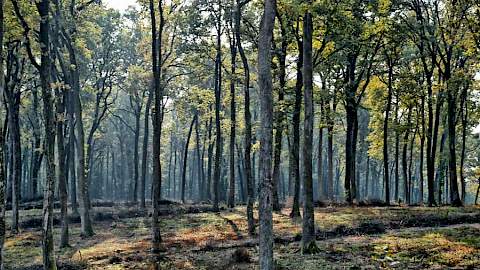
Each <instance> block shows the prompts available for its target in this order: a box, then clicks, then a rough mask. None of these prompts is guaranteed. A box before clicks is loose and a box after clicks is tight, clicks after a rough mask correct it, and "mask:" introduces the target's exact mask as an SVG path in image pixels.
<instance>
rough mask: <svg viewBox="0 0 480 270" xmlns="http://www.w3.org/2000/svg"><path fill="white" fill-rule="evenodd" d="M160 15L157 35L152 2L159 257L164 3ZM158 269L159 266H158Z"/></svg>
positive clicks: (155, 242)
mask: <svg viewBox="0 0 480 270" xmlns="http://www.w3.org/2000/svg"><path fill="white" fill-rule="evenodd" d="M158 13H159V17H160V21H159V25H158V33H157V23H156V20H157V16H156V12H155V6H154V1H153V0H150V19H151V27H152V73H153V78H154V80H153V82H154V83H153V86H154V87H153V88H154V111H153V112H154V113H153V116H152V118H153V119H152V122H153V175H152V207H153V213H152V224H151V226H152V234H153V236H152V252H153V254H154V255H156V256H158V255H159V253H160V251H161V250H162V248H161V242H162V237H161V234H160V223H159V220H158V219H159V210H160V209H159V204H158V203H159V201H160V195H161V184H162V166H161V165H162V164H161V160H160V140H161V138H162V118H163V115H162V114H163V107H162V102H163V86H162V84H161V78H162V59H163V58H162V36H163V27H164V25H165V19H164V17H163V16H164V15H163V1H159V2H158ZM157 267H158V265H157Z"/></svg>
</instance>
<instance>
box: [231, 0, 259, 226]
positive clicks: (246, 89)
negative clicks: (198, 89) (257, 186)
mask: <svg viewBox="0 0 480 270" xmlns="http://www.w3.org/2000/svg"><path fill="white" fill-rule="evenodd" d="M240 3H241V2H240V0H237V5H236V12H235V35H236V38H237V47H238V52H239V53H240V58H241V59H242V65H243V72H244V81H243V93H244V99H245V100H244V102H245V105H244V106H245V108H244V118H245V153H244V160H245V172H244V175H245V181H246V183H247V221H248V233H249V234H250V235H253V234H254V233H255V221H254V219H253V202H254V200H255V199H254V184H253V179H252V165H251V151H252V123H251V122H252V121H251V118H252V116H251V114H250V68H249V65H248V60H247V56H246V55H245V51H244V50H243V46H242V41H241V36H240V19H241V16H242V14H241V13H242V7H241V6H240Z"/></svg>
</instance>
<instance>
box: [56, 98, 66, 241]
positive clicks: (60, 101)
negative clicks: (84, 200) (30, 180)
mask: <svg viewBox="0 0 480 270" xmlns="http://www.w3.org/2000/svg"><path fill="white" fill-rule="evenodd" d="M60 91H62V92H60ZM55 93H56V99H57V102H56V105H57V121H56V122H57V165H58V171H57V172H58V174H57V177H58V193H59V197H60V219H61V221H62V229H61V233H60V248H64V247H68V246H69V244H68V194H67V178H66V171H67V169H68V168H67V166H66V164H65V142H64V138H65V134H64V126H65V125H64V119H65V117H64V116H65V96H64V94H63V89H60V90H59V89H56V92H55Z"/></svg>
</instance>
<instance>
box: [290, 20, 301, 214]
mask: <svg viewBox="0 0 480 270" xmlns="http://www.w3.org/2000/svg"><path fill="white" fill-rule="evenodd" d="M299 28H300V27H299V22H298V21H297V31H298V29H299ZM296 38H297V47H298V56H297V63H296V64H297V67H296V69H297V74H296V76H297V77H296V83H295V104H294V109H293V119H292V122H293V123H292V125H293V127H292V128H293V141H292V149H293V151H292V152H291V153H290V155H293V157H292V159H293V166H292V171H291V172H290V174H291V175H292V178H293V182H294V192H293V205H292V212H290V217H291V218H293V219H296V218H298V217H300V113H301V109H302V88H303V72H302V69H303V41H302V39H301V37H300V35H299V34H298V33H297V34H296Z"/></svg>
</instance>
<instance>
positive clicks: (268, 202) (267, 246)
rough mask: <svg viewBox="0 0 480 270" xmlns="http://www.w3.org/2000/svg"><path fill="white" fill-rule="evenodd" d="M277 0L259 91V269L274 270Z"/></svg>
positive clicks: (263, 46)
mask: <svg viewBox="0 0 480 270" xmlns="http://www.w3.org/2000/svg"><path fill="white" fill-rule="evenodd" d="M275 10H276V1H275V0H265V3H264V11H263V16H262V21H261V24H260V35H259V39H258V86H259V92H260V112H261V113H260V115H261V116H260V117H261V119H260V134H261V137H260V168H261V174H260V175H261V180H260V181H261V182H260V202H259V218H260V231H259V235H260V241H259V246H260V256H259V263H260V269H262V270H272V269H274V261H273V222H272V202H273V198H272V197H273V194H272V193H273V179H272V139H273V97H272V72H271V63H272V55H271V50H270V49H271V44H272V36H273V27H274V24H275Z"/></svg>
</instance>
